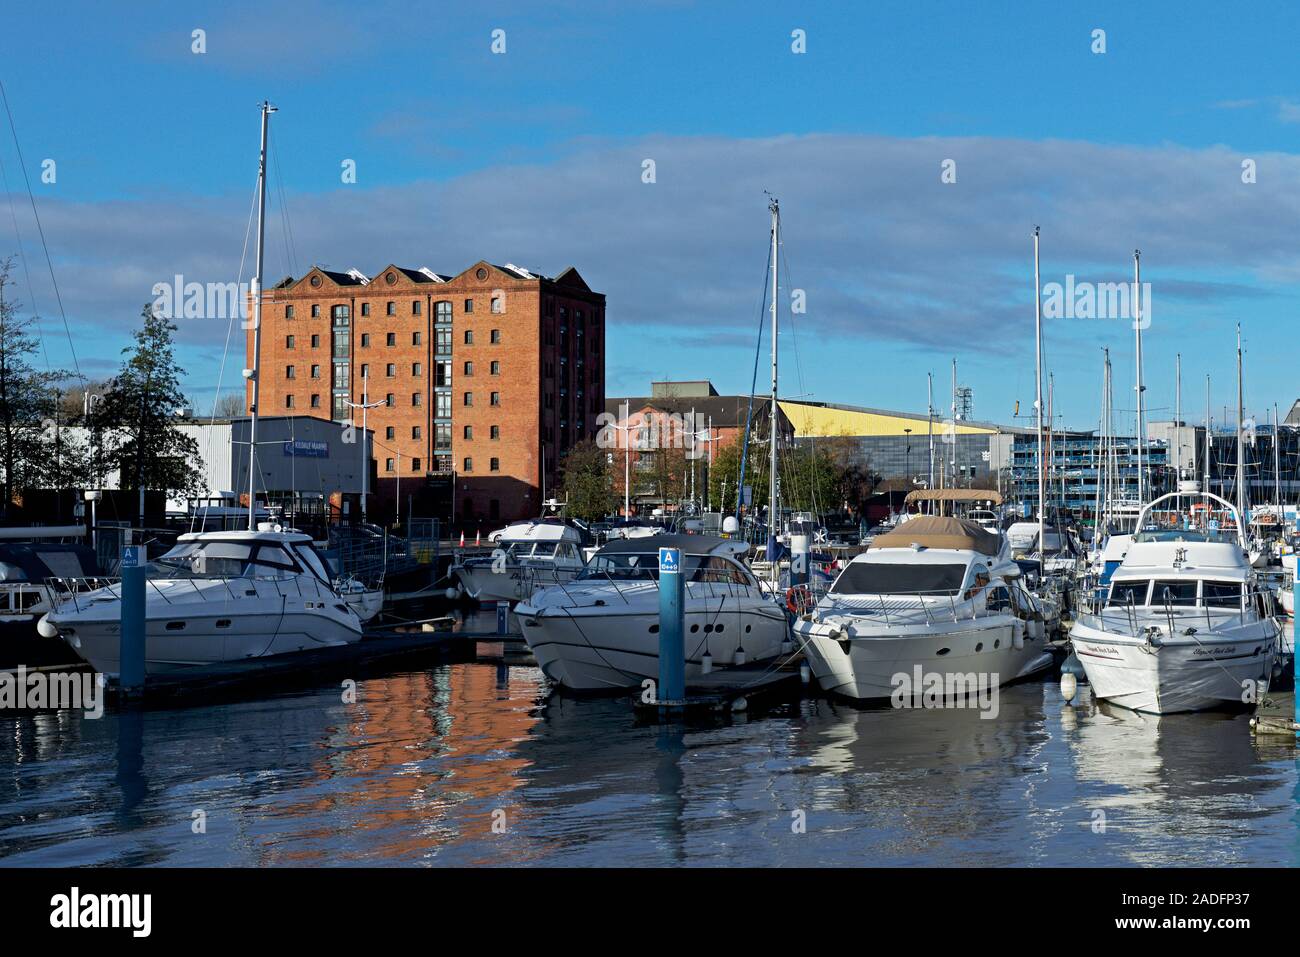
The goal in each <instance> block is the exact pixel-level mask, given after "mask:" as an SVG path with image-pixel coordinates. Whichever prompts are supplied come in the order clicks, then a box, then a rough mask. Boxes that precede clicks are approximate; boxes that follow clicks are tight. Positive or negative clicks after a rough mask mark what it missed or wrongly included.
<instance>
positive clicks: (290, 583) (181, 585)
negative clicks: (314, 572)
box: [45, 575, 338, 612]
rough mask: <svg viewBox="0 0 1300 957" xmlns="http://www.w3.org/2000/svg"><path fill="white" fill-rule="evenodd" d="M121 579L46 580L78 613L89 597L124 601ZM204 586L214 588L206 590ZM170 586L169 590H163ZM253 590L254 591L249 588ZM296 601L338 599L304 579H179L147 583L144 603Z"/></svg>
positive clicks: (151, 579)
mask: <svg viewBox="0 0 1300 957" xmlns="http://www.w3.org/2000/svg"><path fill="white" fill-rule="evenodd" d="M121 581H122V580H121V579H120V578H46V579H45V585H46V587H47V588H49V589H50V590H51V594H52V595H53V596H54V597H55V599H56V601H57V602H59V603H61V604H62V603H66V602H69V601H70V602H71V603H72V606H73V608H74V609H76V611H77V612H81V611H82V610H83V608H82V606H83V604H84V605H85V606H86V607H87V608H89V607H90V602H91V601H92V600H94V599H91V598H90V596H91V595H92V594H94V593H95V592H106V593H107V596H108V597H109V598H110V599H112V600H118V601H120V600H121V597H122V589H121ZM202 585H209V586H212V587H208V588H203V587H200V586H202ZM163 586H170V587H163ZM250 586H251V587H250ZM267 590H270V591H272V592H274V595H275V597H277V598H289V597H297V598H303V599H308V598H310V599H315V600H321V601H324V600H326V599H331V598H334V599H336V598H337V597H338V596H337V595H336V594H335V593H334V591H333V590H332V589H330V588H327V587H326V586H325V585H323V584H321V582H320V581H318V580H317V579H315V578H309V577H307V576H304V575H295V576H292V577H284V578H281V577H271V576H257V577H254V576H220V575H217V576H177V577H175V578H147V579H145V600H146V601H148V600H150V599H151V598H155V599H158V600H161V601H162V602H164V603H166V604H168V605H178V606H188V605H193V604H194V603H195V602H205V601H239V600H240V599H245V598H253V597H256V598H263V597H270V596H269V595H267V594H265V591H267Z"/></svg>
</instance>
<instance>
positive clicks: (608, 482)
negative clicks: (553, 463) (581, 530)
mask: <svg viewBox="0 0 1300 957" xmlns="http://www.w3.org/2000/svg"><path fill="white" fill-rule="evenodd" d="M606 454H607V453H606V452H605V450H604V449H601V448H598V447H597V445H596V443H595V442H590V441H588V442H579V443H578V444H577V445H575V446H574V447H573V448H571V449H569V451H568V452H567V453H566V454H565V456H564V459H563V460H562V461H561V463H560V484H561V487H562V488H563V490H564V497H565V500H566V501H567V502H568V512H569V514H570V515H572V516H573V517H574V518H580V519H583V520H585V521H595V520H596V519H600V518H604V517H605V516H606V515H608V514H610V513H611V512H613V511H614V509H615V508H616V507H617V505H618V497H617V495H616V494H615V492H614V481H613V476H612V475H611V470H610V465H609V462H608V460H607V458H606Z"/></svg>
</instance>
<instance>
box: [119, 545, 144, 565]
mask: <svg viewBox="0 0 1300 957" xmlns="http://www.w3.org/2000/svg"><path fill="white" fill-rule="evenodd" d="M144 563H145V561H144V546H143V545H127V546H126V547H125V548H123V549H122V567H123V568H141V567H143V566H144Z"/></svg>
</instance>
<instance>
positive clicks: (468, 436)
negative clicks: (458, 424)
mask: <svg viewBox="0 0 1300 957" xmlns="http://www.w3.org/2000/svg"><path fill="white" fill-rule="evenodd" d="M464 434H465V441H466V442H472V441H474V426H472V425H467V426H465V433H464Z"/></svg>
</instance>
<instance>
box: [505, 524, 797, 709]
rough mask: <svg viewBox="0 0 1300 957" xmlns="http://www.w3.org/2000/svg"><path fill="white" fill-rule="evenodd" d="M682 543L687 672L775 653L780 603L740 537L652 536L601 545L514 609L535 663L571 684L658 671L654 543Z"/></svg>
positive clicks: (635, 679)
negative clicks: (565, 577)
mask: <svg viewBox="0 0 1300 957" xmlns="http://www.w3.org/2000/svg"><path fill="white" fill-rule="evenodd" d="M660 548H679V549H681V552H682V568H683V574H684V575H685V577H686V582H685V589H686V609H685V615H686V631H685V638H686V676H687V677H688V678H689V677H691V676H694V675H698V674H699V673H700V672H701V670H702V668H703V666H704V663H705V658H706V655H707V656H708V660H709V664H710V666H712V665H716V666H718V667H722V666H725V665H731V664H738V663H743V662H744V661H759V660H764V659H767V658H773V657H775V656H776V655H778V654H780V653H781V646H782V644H783V643H784V642H785V641H786V640H787V639H788V636H789V629H788V624H787V619H786V613H785V609H784V608H783V607H782V605H780V604H779V603H778V602H777V600H776V599H775V598H774V597H773V595H772V592H771V591H770V590H769V589H768V588H766V587H764V586H763V585H761V584H760V583H759V581H758V580H757V579H756V578H755V577H754V575H753V573H752V572H750V570H749V569H748V568H746V567H745V566H744V564H743V563H742V562H741V561H739V560H738V556H740V555H743V554H744V553H745V552H746V551H747V550H748V546H747V545H746V544H745V542H743V541H735V540H731V539H722V538H713V537H711V536H708V535H657V536H654V537H652V538H634V539H619V540H615V541H611V542H609V543H608V544H606V545H605V546H603V547H602V548H601V549H600V550H599V551H598V552H597V553H596V554H595V556H594V557H593V558H592V560H591V561H590V562H589V563H588V564H587V567H586V568H585V569H583V571H582V574H581V575H579V576H578V578H577V579H576V580H574V581H572V582H569V583H568V584H563V585H558V586H554V587H551V588H543V589H541V590H540V591H538V592H536V593H535V594H533V595H532V597H530V598H528V599H527V600H526V601H523V602H521V603H520V604H519V605H518V606H516V608H515V614H516V615H517V616H518V618H519V625H520V628H521V629H522V631H523V635H524V640H525V641H526V642H528V646H529V648H531V649H532V652H533V654H534V655H535V656H536V658H537V661H538V664H540V665H541V667H542V671H543V672H545V673H546V675H547V677H549V678H550V679H551V680H553V681H557V682H559V683H560V684H561V685H563V686H564V687H566V688H569V689H571V690H574V691H605V690H610V689H616V688H634V687H637V686H638V685H640V683H641V682H642V681H644V680H645V679H646V678H658V676H659V549H660Z"/></svg>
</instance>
